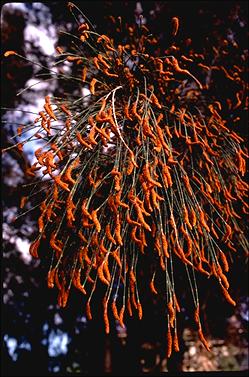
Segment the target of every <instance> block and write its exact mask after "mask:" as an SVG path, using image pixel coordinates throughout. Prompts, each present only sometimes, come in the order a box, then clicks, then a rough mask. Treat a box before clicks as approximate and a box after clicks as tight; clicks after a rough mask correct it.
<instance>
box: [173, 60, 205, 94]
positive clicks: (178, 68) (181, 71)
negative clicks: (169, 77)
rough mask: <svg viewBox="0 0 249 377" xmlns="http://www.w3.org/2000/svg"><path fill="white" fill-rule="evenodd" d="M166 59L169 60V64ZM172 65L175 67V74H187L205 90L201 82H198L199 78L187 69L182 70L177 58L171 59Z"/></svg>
mask: <svg viewBox="0 0 249 377" xmlns="http://www.w3.org/2000/svg"><path fill="white" fill-rule="evenodd" d="M166 59H167V62H168V58H166ZM171 64H172V67H173V69H174V71H175V72H177V73H182V74H185V75H188V76H190V77H192V79H193V80H194V81H195V82H196V83H197V84H198V86H199V88H200V89H203V87H202V85H201V83H200V81H199V80H197V78H196V77H195V76H193V75H192V74H191V73H190V72H189V71H188V70H187V69H182V68H180V67H179V64H178V61H177V59H176V58H175V57H172V58H171Z"/></svg>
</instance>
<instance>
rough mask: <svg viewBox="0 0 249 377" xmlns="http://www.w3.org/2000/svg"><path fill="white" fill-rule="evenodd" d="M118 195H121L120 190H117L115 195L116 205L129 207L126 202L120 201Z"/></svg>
mask: <svg viewBox="0 0 249 377" xmlns="http://www.w3.org/2000/svg"><path fill="white" fill-rule="evenodd" d="M120 197H121V191H119V192H118V193H117V194H116V195H115V202H116V203H117V205H119V206H120V207H123V208H127V209H129V208H130V207H129V205H128V204H126V203H124V202H122V201H121V199H120Z"/></svg>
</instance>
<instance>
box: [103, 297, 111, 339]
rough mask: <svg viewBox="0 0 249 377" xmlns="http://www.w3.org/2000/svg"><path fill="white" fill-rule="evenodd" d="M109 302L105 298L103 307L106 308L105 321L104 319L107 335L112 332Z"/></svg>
mask: <svg viewBox="0 0 249 377" xmlns="http://www.w3.org/2000/svg"><path fill="white" fill-rule="evenodd" d="M107 305H108V302H107V300H106V298H105V297H104V299H103V307H104V311H103V319H104V325H105V332H106V334H109V332H110V324H109V319H108V307H107Z"/></svg>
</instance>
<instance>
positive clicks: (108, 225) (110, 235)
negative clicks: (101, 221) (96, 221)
mask: <svg viewBox="0 0 249 377" xmlns="http://www.w3.org/2000/svg"><path fill="white" fill-rule="evenodd" d="M105 234H106V236H107V238H108V240H109V241H111V242H112V243H113V244H114V245H116V241H115V239H114V238H113V236H112V234H111V226H110V224H106V227H105Z"/></svg>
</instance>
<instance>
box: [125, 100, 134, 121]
mask: <svg viewBox="0 0 249 377" xmlns="http://www.w3.org/2000/svg"><path fill="white" fill-rule="evenodd" d="M124 114H125V117H126V118H127V119H128V120H131V121H132V119H133V118H132V117H131V116H130V113H129V105H128V103H126V104H125V105H124Z"/></svg>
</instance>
